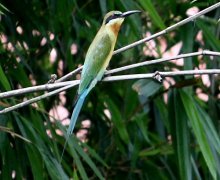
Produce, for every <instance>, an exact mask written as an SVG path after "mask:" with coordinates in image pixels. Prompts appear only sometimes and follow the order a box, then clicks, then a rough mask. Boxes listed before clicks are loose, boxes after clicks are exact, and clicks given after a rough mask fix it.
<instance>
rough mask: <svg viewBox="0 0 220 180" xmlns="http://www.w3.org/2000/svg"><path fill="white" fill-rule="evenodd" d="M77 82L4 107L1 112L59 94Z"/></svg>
mask: <svg viewBox="0 0 220 180" xmlns="http://www.w3.org/2000/svg"><path fill="white" fill-rule="evenodd" d="M76 84H77V83H71V84H70V85H67V86H64V87H62V88H60V89H57V90H54V91H51V92H49V93H47V94H43V95H41V96H38V97H35V98H32V99H29V100H26V101H24V102H22V103H19V104H16V105H14V106H11V107H8V108H5V109H3V110H1V111H0V114H4V113H7V112H10V111H13V110H15V109H18V108H21V107H24V106H27V105H29V104H32V103H35V102H37V101H40V100H42V99H45V98H47V97H49V96H52V95H55V94H58V93H60V92H62V91H65V90H67V89H69V88H71V87H73V86H75V85H76Z"/></svg>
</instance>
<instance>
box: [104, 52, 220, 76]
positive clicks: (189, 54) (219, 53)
mask: <svg viewBox="0 0 220 180" xmlns="http://www.w3.org/2000/svg"><path fill="white" fill-rule="evenodd" d="M199 55H210V56H220V52H213V51H208V50H204V51H201V52H194V53H187V54H180V55H177V56H174V57H169V58H160V59H155V60H150V61H145V62H140V63H135V64H131V65H127V66H123V67H120V68H116V69H112V70H109V71H107V72H106V73H105V74H113V73H116V72H121V71H125V70H128V69H132V68H136V67H140V66H147V65H151V64H157V63H161V62H165V61H170V60H174V59H181V58H187V57H193V56H199Z"/></svg>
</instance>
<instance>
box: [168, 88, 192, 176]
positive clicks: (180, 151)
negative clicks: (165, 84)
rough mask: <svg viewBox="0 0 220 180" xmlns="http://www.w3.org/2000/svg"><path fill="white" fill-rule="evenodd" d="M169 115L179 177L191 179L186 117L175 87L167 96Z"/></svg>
mask: <svg viewBox="0 0 220 180" xmlns="http://www.w3.org/2000/svg"><path fill="white" fill-rule="evenodd" d="M169 117H170V120H171V122H170V123H172V124H171V132H172V138H173V139H174V144H173V145H174V149H175V152H176V155H177V159H178V166H179V174H180V179H182V180H185V179H192V166H191V162H190V147H189V145H190V140H189V127H188V122H187V121H188V118H187V114H186V112H185V110H184V107H183V102H182V100H181V98H180V95H179V91H178V90H175V89H174V90H173V91H172V92H171V96H170V98H169Z"/></svg>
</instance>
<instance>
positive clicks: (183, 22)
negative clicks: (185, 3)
mask: <svg viewBox="0 0 220 180" xmlns="http://www.w3.org/2000/svg"><path fill="white" fill-rule="evenodd" d="M219 6H220V2H219V3H216V4H214V5H212V6H210V7H208V8H206V9H204V10H202V11H200V12H198V13H196V14H194V15H193V16H190V17H188V18H186V19H184V20H182V21H180V22H178V23H176V24H174V25H172V26H170V27H168V28H166V29H164V30H163V31H160V32H158V33H156V34H154V35H152V36H150V37H146V38H144V39H141V40H139V41H136V42H134V43H132V44H129V45H127V46H125V47H122V48H120V49H117V50H116V51H114V53H113V54H118V53H121V52H123V51H126V50H128V49H130V48H133V47H135V46H138V45H140V44H142V43H145V42H147V41H150V40H151V39H155V38H157V37H159V36H161V35H164V34H166V33H168V32H170V31H172V30H174V29H176V28H178V27H180V26H182V25H184V24H186V23H188V22H190V21H194V20H195V19H196V18H198V17H200V16H202V15H204V14H206V13H208V12H210V11H212V10H213V9H216V8H218V7H219Z"/></svg>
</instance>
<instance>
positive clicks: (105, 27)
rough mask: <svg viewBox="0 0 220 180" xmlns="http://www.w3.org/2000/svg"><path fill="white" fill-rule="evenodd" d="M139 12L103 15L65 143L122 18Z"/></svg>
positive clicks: (108, 56)
mask: <svg viewBox="0 0 220 180" xmlns="http://www.w3.org/2000/svg"><path fill="white" fill-rule="evenodd" d="M139 12H140V11H137V10H134V11H128V12H124V13H122V12H120V11H111V12H109V13H107V14H106V15H105V17H104V20H103V23H102V26H101V28H100V29H99V31H98V33H97V34H96V36H95V38H94V40H93V42H92V44H91V45H90V46H89V49H88V51H87V54H86V58H85V62H84V65H83V70H82V74H81V80H80V84H79V89H78V97H77V100H76V103H75V107H74V110H73V113H72V116H71V120H70V125H69V128H68V131H67V135H68V137H67V141H68V138H69V135H70V134H71V133H72V132H73V129H74V127H75V124H76V120H77V118H78V116H79V112H80V110H81V108H82V105H83V102H84V100H85V98H86V96H87V95H88V93H89V92H90V91H91V89H92V88H93V87H94V86H95V85H96V83H97V82H98V81H100V80H101V78H102V77H103V74H104V72H105V70H106V67H107V66H108V64H109V61H110V59H111V57H112V54H113V50H114V47H115V43H116V40H117V36H118V32H119V30H120V27H121V24H122V23H123V21H124V18H125V17H127V16H129V15H131V14H134V13H139ZM64 148H65V147H64Z"/></svg>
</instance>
